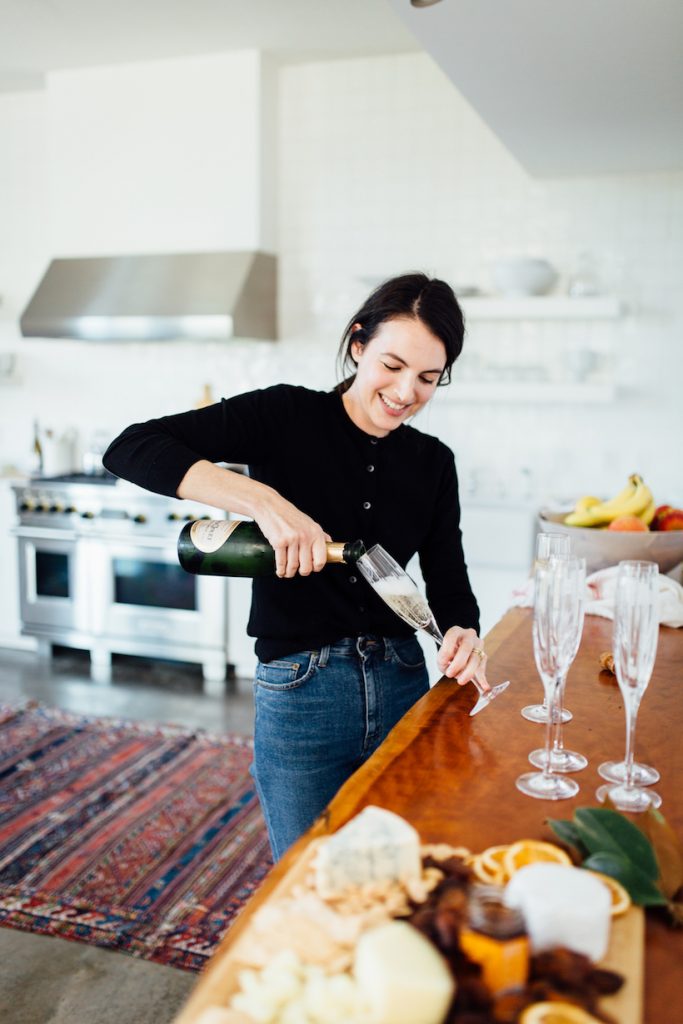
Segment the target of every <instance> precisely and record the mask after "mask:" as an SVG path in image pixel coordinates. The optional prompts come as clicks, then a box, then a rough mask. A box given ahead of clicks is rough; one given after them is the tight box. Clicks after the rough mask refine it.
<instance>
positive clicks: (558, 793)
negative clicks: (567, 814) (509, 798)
mask: <svg viewBox="0 0 683 1024" xmlns="http://www.w3.org/2000/svg"><path fill="white" fill-rule="evenodd" d="M515 785H516V786H517V789H519V790H520V792H522V793H524V794H525V795H526V796H533V797H535V798H536V799H537V800H568V799H569V798H570V797H572V796H576V794H577V793H578V792H579V784H578V782H575V781H574V779H565V778H563V777H562V776H558V775H546V774H545V773H544V772H526V773H525V774H524V775H520V776H519V778H518V779H516V781H515Z"/></svg>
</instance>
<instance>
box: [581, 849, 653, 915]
mask: <svg viewBox="0 0 683 1024" xmlns="http://www.w3.org/2000/svg"><path fill="white" fill-rule="evenodd" d="M583 867H584V868H590V870H591V871H600V872H601V873H602V874H603V875H610V876H611V877H612V878H616V880H617V881H618V882H621V884H622V885H623V887H624V888H625V889H626V891H627V892H628V894H629V896H630V897H631V899H632V900H633V902H634V903H637V904H638V905H639V906H641V907H658V906H667V904H668V902H669V901H668V900H667V898H666V896H664V894H663V893H662V892H661V891H660V889H659V888H658V887H657V886H656V885H655V883H654V882H653V880H652V879H651V878H648V876H647V875H645V874H643V872H642V871H639V870H638V868H637V867H636V865H635V864H634V863H633V862H632V861H631V860H629V859H628V857H625V856H624V855H623V854H622V853H613V852H612V851H603V852H602V853H593V854H591V856H590V857H588V859H587V860H585V861H584V862H583Z"/></svg>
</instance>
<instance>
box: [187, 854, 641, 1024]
mask: <svg viewBox="0 0 683 1024" xmlns="http://www.w3.org/2000/svg"><path fill="white" fill-rule="evenodd" d="M324 842H326V840H325V839H313V840H311V841H310V843H309V844H308V845H307V846H306V848H305V850H304V851H303V853H302V854H301V856H300V857H299V858H298V859H297V860H296V861H295V862H294V863H293V864H292V866H291V867H290V869H289V870H288V871H287V873H286V874H285V875H284V876H283V877H282V878H281V879H280V880H279V882H278V883H277V884H276V885H275V887H274V888H273V889H272V890H271V892H270V893H269V894H268V898H267V899H266V900H265V901H264V902H263V903H262V904H261V907H260V908H259V911H258V913H257V914H256V915H254V916H251V917H250V918H249V919H247V920H245V921H244V922H242V927H241V928H238V929H236V932H237V934H236V937H235V938H234V939H232V938H231V935H230V933H229V934H228V935H227V936H226V938H225V939H224V940H223V943H222V944H221V946H220V947H219V949H218V951H217V953H216V954H215V955H214V957H213V958H212V960H211V963H210V965H209V967H208V969H207V970H206V972H205V973H204V974H203V975H202V977H201V978H200V979H199V982H198V984H197V987H196V988H195V990H194V991H193V993H192V995H191V996H190V998H189V1000H188V1002H187V1003H186V1005H185V1007H184V1008H183V1009H182V1010H181V1012H180V1014H179V1015H178V1016H177V1017H176V1018H175V1020H174V1022H173V1024H208V1022H209V1021H210V1020H211V1017H212V1015H211V1014H210V1013H208V1011H210V1009H211V1008H212V1007H223V1008H226V1007H228V1005H229V1003H230V1000H231V998H232V997H233V996H234V995H235V994H236V993H237V992H238V990H239V985H240V973H241V972H242V971H244V969H245V967H247V966H250V965H252V964H253V963H254V954H255V950H256V949H258V950H260V955H262V956H263V957H264V959H267V957H268V955H269V952H268V949H264V948H263V942H264V935H265V932H264V928H263V923H262V924H261V927H259V914H261V915H262V916H261V922H263V921H264V920H266V921H267V918H264V916H263V912H264V911H265V912H266V914H267V912H268V911H269V910H271V909H272V908H274V907H276V906H278V905H282V904H283V901H285V902H287V901H290V900H296V899H297V898H300V897H301V894H302V891H303V890H304V889H305V887H306V885H307V884H310V879H311V877H312V873H313V872H314V865H315V861H316V858H317V856H318V851H319V848H320V844H321V843H324ZM247 913H248V910H247ZM644 930H645V929H644V914H643V911H642V908H640V907H635V906H631V907H630V908H629V909H628V911H627V912H626V913H624V914H622V915H620V916H618V917H615V918H614V919H613V921H612V928H611V933H610V941H609V947H608V950H607V953H606V955H605V956H604V957H603V958H602V959H601V961H600V962H599V966H601V967H605V968H607V969H609V970H613V971H616V972H618V973H619V974H620V975H622V976H623V978H624V979H625V980H624V984H623V986H622V988H621V989H620V990H619V992H617V993H616V994H615V995H612V996H608V997H604V998H603V999H602V1000H601V1001H600V1008H601V1010H604V1011H605V1013H606V1014H609V1015H610V1016H611V1017H612V1018H613V1019H614V1020H615V1021H618V1022H619V1024H643V1009H642V1007H643V962H644ZM207 1014H208V1015H207ZM236 1019H237V1018H236ZM240 1019H244V1020H246V1019H247V1018H240ZM215 1020H216V1024H219V1020H222V1015H221V1016H216V1017H215ZM226 1024H227V1018H226Z"/></svg>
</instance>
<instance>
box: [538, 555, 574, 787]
mask: <svg viewBox="0 0 683 1024" xmlns="http://www.w3.org/2000/svg"><path fill="white" fill-rule="evenodd" d="M549 561H551V560H549ZM575 561H576V562H577V563H579V566H580V568H581V567H582V569H583V576H584V581H585V578H586V560H585V558H577V559H575ZM584 607H585V600H584V598H583V596H582V599H581V605H580V611H579V615H578V617H577V618H576V619H575V620H574V640H573V643H572V650H571V654H570V657H569V662H568V664H567V670H566V671H565V674H564V677H563V679H562V682H561V683H560V687H559V690H558V698H557V699H558V708H557V715H556V716H555V717H556V720H555V722H554V723H553V741H552V748H551V751H550V764H551V767H552V769H553V771H554V772H580V771H581V770H582V769H583V768H585V767H586V766H587V764H588V760H587V759H586V758H585V757H584V755H583V754H579V753H577V752H576V751H575V750H567V749H566V748H565V746H564V739H563V735H562V710H563V702H564V694H565V688H566V685H567V672H568V671H569V669H570V667H571V665H572V664H573V663H574V658H575V657H576V655H577V652H578V650H579V646H580V644H581V636H582V634H583V616H584ZM529 760H530V761H531V763H532V764H533V765H534V767H535V768H543V767H544V765H545V750H544V749H543V748H540V749H538V750H532V752H531V753H530V754H529Z"/></svg>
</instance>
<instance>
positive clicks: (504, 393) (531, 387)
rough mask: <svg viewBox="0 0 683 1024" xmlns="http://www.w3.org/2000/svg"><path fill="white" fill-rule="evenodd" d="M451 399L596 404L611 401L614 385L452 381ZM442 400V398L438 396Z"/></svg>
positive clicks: (459, 401)
mask: <svg viewBox="0 0 683 1024" xmlns="http://www.w3.org/2000/svg"><path fill="white" fill-rule="evenodd" d="M448 393H449V398H448V399H447V400H446V401H448V402H449V403H450V402H457V403H461V402H496V403H498V404H500V403H506V402H508V403H510V405H520V404H521V403H531V404H544V405H545V404H550V403H556V402H559V403H565V404H583V403H588V404H590V405H596V404H599V403H601V402H613V401H614V400H615V398H616V387H615V386H614V385H613V384H610V383H605V384H554V383H545V382H543V381H522V380H506V381H476V380H472V381H462V380H461V381H454V382H453V383H452V384H451V386H450V388H449V389H448ZM441 400H442V401H443V400H444V399H441Z"/></svg>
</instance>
